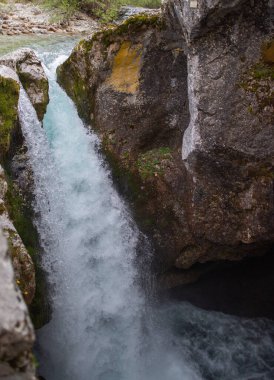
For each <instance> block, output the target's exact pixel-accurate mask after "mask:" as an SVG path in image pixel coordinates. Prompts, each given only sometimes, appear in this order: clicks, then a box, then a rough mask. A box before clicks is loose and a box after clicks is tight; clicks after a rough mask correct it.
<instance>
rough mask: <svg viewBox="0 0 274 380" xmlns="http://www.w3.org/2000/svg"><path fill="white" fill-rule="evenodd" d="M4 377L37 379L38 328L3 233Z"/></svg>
mask: <svg viewBox="0 0 274 380" xmlns="http://www.w3.org/2000/svg"><path fill="white" fill-rule="evenodd" d="M0 282H1V286H0V378H1V379H6V380H35V370H34V365H33V356H32V353H31V350H32V345H33V342H34V331H33V327H32V324H31V321H30V319H29V315H28V311H27V308H26V305H25V303H24V301H23V298H22V296H21V293H20V291H19V290H18V287H17V285H16V283H15V278H14V273H13V268H12V265H11V261H10V257H9V254H8V253H7V242H6V240H5V239H4V237H3V235H2V232H0Z"/></svg>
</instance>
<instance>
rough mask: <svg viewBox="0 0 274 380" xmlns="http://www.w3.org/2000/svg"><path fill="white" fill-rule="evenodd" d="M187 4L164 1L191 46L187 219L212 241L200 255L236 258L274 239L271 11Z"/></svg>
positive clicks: (262, 5) (258, 6) (260, 5)
mask: <svg viewBox="0 0 274 380" xmlns="http://www.w3.org/2000/svg"><path fill="white" fill-rule="evenodd" d="M190 3H191V2H190ZM190 3H189V2H188V1H176V0H174V1H170V2H168V3H167V5H166V7H167V9H166V11H167V15H166V16H167V20H168V21H169V25H170V27H172V28H174V24H175V25H176V22H174V21H176V20H177V30H180V28H181V33H182V34H183V35H184V37H185V39H186V41H187V45H188V48H187V55H188V91H189V101H190V117H191V119H190V124H189V126H188V128H187V130H186V132H185V133H184V137H183V149H182V155H183V159H184V162H185V165H186V168H187V170H188V173H189V177H190V180H189V192H190V194H189V196H190V199H191V202H190V204H189V206H190V207H189V211H188V221H189V224H190V226H191V230H192V231H193V233H194V234H195V236H196V237H197V238H198V239H203V240H205V241H208V242H210V243H213V244H215V247H214V248H215V249H214V250H215V252H216V253H213V252H214V250H213V252H212V248H210V250H209V251H207V252H208V253H205V250H204V249H203V250H201V251H200V252H199V253H197V251H196V256H197V257H196V259H197V260H199V261H200V260H203V257H204V256H205V255H207V254H209V257H211V259H212V258H215V259H219V258H228V259H230V258H235V259H237V258H239V257H241V256H243V255H246V254H251V253H252V252H254V253H256V252H263V251H264V249H266V250H267V248H268V247H270V246H271V245H272V244H273V238H274V203H273V169H274V168H273V164H274V154H273V152H274V150H273V148H274V117H273V115H274V113H273V111H274V98H273V78H274V68H273V65H272V64H271V63H269V64H268V63H267V62H265V61H264V59H263V54H262V52H263V51H264V50H268V49H269V48H270V46H271V34H270V8H269V7H268V1H260V2H249V1H241V0H238V1H233V2H226V1H221V0H219V1H207V2H205V1H198V3H197V8H194V7H193V8H191V6H190V5H191V4H190ZM251 36H252V37H251ZM218 245H220V246H221V247H220V248H219V249H217V250H216V247H218ZM224 246H226V247H227V248H224ZM264 247H265V248H264ZM188 254H189V253H188V252H184V253H183V254H182V255H181V256H180V257H179V258H178V260H177V264H178V265H179V266H181V265H182V266H184V263H185V260H188V257H187V256H188Z"/></svg>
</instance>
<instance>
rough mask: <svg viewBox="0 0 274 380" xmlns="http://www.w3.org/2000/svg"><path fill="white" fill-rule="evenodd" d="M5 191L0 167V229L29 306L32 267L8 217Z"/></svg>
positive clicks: (33, 287) (6, 187)
mask: <svg viewBox="0 0 274 380" xmlns="http://www.w3.org/2000/svg"><path fill="white" fill-rule="evenodd" d="M7 190H8V185H7V182H6V181H5V178H4V171H3V169H2V167H1V166H0V229H1V231H3V233H4V236H5V237H6V239H7V241H8V252H9V254H10V257H11V259H12V263H13V268H14V271H15V278H16V282H17V284H18V286H19V288H20V289H21V291H22V294H23V295H24V299H25V301H26V302H27V303H28V304H30V303H31V301H32V300H33V297H34V294H35V270H34V265H33V262H32V259H31V257H30V255H29V254H28V252H27V250H26V248H25V246H24V244H23V242H22V240H21V238H20V236H19V235H18V233H17V231H16V229H15V227H14V225H13V223H12V221H11V220H10V217H9V215H8V211H7V205H6V202H7V199H6V194H7Z"/></svg>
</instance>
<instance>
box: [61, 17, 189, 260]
mask: <svg viewBox="0 0 274 380" xmlns="http://www.w3.org/2000/svg"><path fill="white" fill-rule="evenodd" d="M58 78H59V81H60V82H61V83H62V85H63V86H64V88H65V89H66V90H67V92H68V93H69V94H70V96H71V97H72V98H73V99H74V101H75V102H76V104H77V106H78V110H79V112H80V114H81V115H82V116H83V117H84V118H85V119H86V120H87V121H88V122H91V123H92V125H93V126H94V127H95V129H96V130H97V131H98V132H99V134H100V135H101V137H102V140H103V146H104V150H105V152H106V153H107V155H108V157H109V159H110V160H111V162H112V164H113V167H115V176H116V177H119V178H120V180H121V181H120V183H123V184H124V185H125V186H124V187H125V188H128V187H129V192H128V193H129V194H130V197H131V199H130V200H131V201H133V202H134V204H135V206H134V209H135V216H136V217H137V220H138V221H139V222H140V225H141V227H142V229H143V230H144V231H145V232H146V233H148V234H149V235H151V236H153V239H154V241H155V244H156V245H157V251H158V252H159V255H158V259H157V261H158V262H160V261H161V260H160V257H161V258H163V260H164V262H165V266H166V261H168V262H169V265H173V263H174V259H175V258H176V254H175V256H174V252H178V250H179V251H180V249H181V246H182V244H183V243H182V240H181V231H182V229H184V228H186V226H185V224H184V223H185V221H184V220H182V218H181V215H180V213H178V211H179V210H180V203H182V200H181V197H182V193H183V188H184V185H183V183H182V178H183V173H184V171H185V169H184V166H183V162H182V160H181V139H182V134H183V131H184V129H185V128H186V126H187V125H188V121H189V116H188V101H187V61H186V56H185V54H184V51H183V46H182V41H181V40H179V41H178V40H177V39H175V38H174V35H173V33H169V32H168V31H166V30H165V29H164V25H163V22H162V20H161V18H160V17H159V15H137V16H134V17H132V18H130V19H128V20H127V21H125V22H124V23H123V24H121V25H119V26H117V27H114V28H110V29H106V30H103V31H102V32H99V33H96V34H95V35H93V36H92V37H90V38H88V39H86V40H83V41H82V42H80V43H79V45H78V46H77V47H76V48H75V50H74V51H73V53H72V55H71V57H70V58H69V59H68V60H67V61H66V62H65V63H64V65H62V66H61V67H60V68H59V69H58ZM159 205H161V206H160V207H159ZM170 236H172V239H171V238H170Z"/></svg>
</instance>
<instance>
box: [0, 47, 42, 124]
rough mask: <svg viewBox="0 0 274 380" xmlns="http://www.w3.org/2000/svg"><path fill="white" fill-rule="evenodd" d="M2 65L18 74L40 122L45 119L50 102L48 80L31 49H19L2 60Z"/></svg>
mask: <svg viewBox="0 0 274 380" xmlns="http://www.w3.org/2000/svg"><path fill="white" fill-rule="evenodd" d="M0 64H2V65H5V66H9V67H11V68H12V69H13V70H14V71H16V72H17V74H18V76H19V79H20V81H21V83H22V85H23V87H24V89H25V90H26V92H27V94H28V96H29V98H30V100H31V102H32V104H33V106H34V108H35V110H36V112H37V115H38V118H39V120H42V119H43V116H44V114H45V112H46V109H47V105H48V102H49V96H48V90H49V85H48V79H47V76H46V74H45V71H44V69H43V67H42V64H41V61H40V60H39V59H38V58H37V56H36V55H35V53H34V51H32V50H31V49H26V48H25V49H19V50H17V51H15V52H14V53H10V54H7V55H4V56H3V57H1V58H0Z"/></svg>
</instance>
